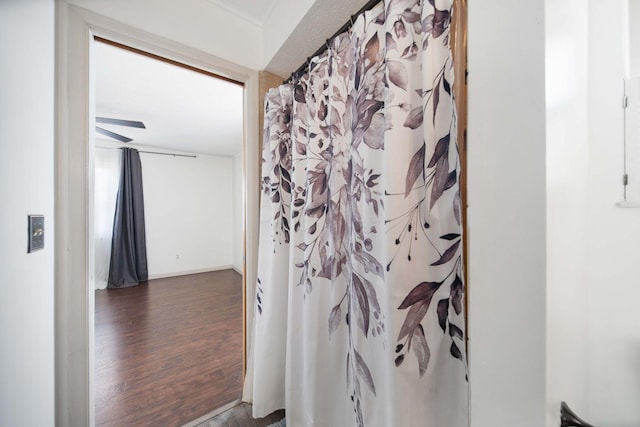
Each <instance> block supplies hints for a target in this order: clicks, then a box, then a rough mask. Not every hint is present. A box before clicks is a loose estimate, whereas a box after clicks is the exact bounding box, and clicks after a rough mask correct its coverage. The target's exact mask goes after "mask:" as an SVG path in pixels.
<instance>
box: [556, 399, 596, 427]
mask: <svg viewBox="0 0 640 427" xmlns="http://www.w3.org/2000/svg"><path fill="white" fill-rule="evenodd" d="M560 427H595V426H593V425H592V424H589V423H588V422H586V421H584V420H583V419H582V418H580V417H579V416H577V415H576V414H575V412H573V411H572V410H571V408H569V405H567V402H562V404H561V405H560Z"/></svg>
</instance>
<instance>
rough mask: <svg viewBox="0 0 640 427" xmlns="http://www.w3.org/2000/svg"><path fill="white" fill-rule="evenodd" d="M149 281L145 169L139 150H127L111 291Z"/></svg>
mask: <svg viewBox="0 0 640 427" xmlns="http://www.w3.org/2000/svg"><path fill="white" fill-rule="evenodd" d="M148 278H149V273H148V270H147V244H146V237H145V223H144V197H143V193H142V165H141V163H140V155H139V154H138V151H137V150H135V149H133V148H123V149H122V172H121V175H120V188H119V189H118V199H117V201H116V213H115V216H114V221H113V240H112V243H111V262H110V264H109V281H108V285H107V287H108V288H111V289H113V288H127V287H130V286H135V285H137V284H139V283H140V282H144V281H146V280H148Z"/></svg>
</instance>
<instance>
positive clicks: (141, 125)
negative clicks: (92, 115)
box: [96, 117, 147, 142]
mask: <svg viewBox="0 0 640 427" xmlns="http://www.w3.org/2000/svg"><path fill="white" fill-rule="evenodd" d="M96 123H104V124H108V125H116V126H126V127H130V128H138V129H146V128H147V127H146V126H145V125H144V123H142V122H138V121H134V120H122V119H112V118H109V117H96ZM96 132H98V133H99V134H102V135H104V136H108V137H109V138H113V139H115V140H117V141H120V142H131V141H133V139H132V138H129V137H126V136H124V135H120V134H119V133H115V132H111V131H109V130H106V129H104V128H101V127H100V126H96Z"/></svg>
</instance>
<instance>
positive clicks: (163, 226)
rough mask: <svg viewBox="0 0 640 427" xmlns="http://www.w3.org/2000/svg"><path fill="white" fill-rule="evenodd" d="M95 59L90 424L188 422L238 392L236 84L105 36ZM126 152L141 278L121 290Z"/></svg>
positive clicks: (240, 231)
mask: <svg viewBox="0 0 640 427" xmlns="http://www.w3.org/2000/svg"><path fill="white" fill-rule="evenodd" d="M92 54H93V58H92V62H91V66H92V67H93V70H92V71H93V72H92V74H93V75H94V82H95V85H94V87H95V98H94V99H95V115H96V127H95V130H96V133H95V151H94V158H95V178H94V183H95V184H94V186H93V194H94V200H95V203H94V217H93V220H94V221H93V223H94V236H93V237H94V239H93V241H94V247H95V251H94V260H95V276H94V277H95V288H96V291H95V402H96V403H95V404H96V406H95V413H96V425H98V426H103V425H151V424H161V425H182V424H185V423H187V422H190V421H193V420H194V419H197V418H199V417H202V416H204V415H206V414H209V413H211V412H212V411H213V410H215V409H217V408H220V407H223V406H225V405H228V404H230V403H232V402H237V401H239V399H240V396H241V392H242V382H243V381H242V379H243V372H242V369H243V360H242V356H243V342H242V337H243V331H242V319H243V306H242V289H243V285H242V283H243V267H242V259H243V256H244V254H243V252H244V240H243V239H244V224H243V214H242V206H243V205H244V201H243V199H244V194H243V193H244V191H243V188H242V173H243V171H242V158H243V153H242V141H243V137H242V132H243V129H242V127H243V126H242V123H243V120H242V117H243V111H242V101H243V94H242V92H243V85H242V83H239V82H236V81H234V80H232V79H229V78H226V77H221V76H218V75H215V74H213V73H210V72H207V71H203V70H200V69H197V68H195V67H190V66H185V65H184V64H181V63H179V62H177V61H171V60H167V59H166V58H162V57H159V56H158V55H151V54H149V53H147V52H144V51H140V50H138V49H134V48H131V47H129V46H125V45H122V44H119V43H115V42H113V41H111V40H107V39H104V38H99V37H96V38H95V44H94V46H93V49H92ZM123 148H129V149H134V150H136V151H137V153H138V155H139V157H140V163H141V170H142V188H141V190H142V191H141V193H143V195H144V224H143V227H144V228H145V229H146V245H145V246H146V260H147V261H148V273H149V280H148V281H147V280H143V281H141V282H140V283H138V284H136V285H135V286H131V287H128V288H126V289H120V288H119V285H118V286H116V284H115V283H111V272H110V270H111V268H110V266H109V265H110V263H109V260H110V258H111V257H110V254H111V241H112V230H113V221H114V220H113V218H114V211H115V206H116V203H115V201H116V198H117V192H118V182H119V181H120V176H119V171H120V169H121V166H120V159H121V151H122V149H123ZM108 279H109V280H108ZM107 281H109V286H108V287H109V288H110V289H105V288H106V287H107Z"/></svg>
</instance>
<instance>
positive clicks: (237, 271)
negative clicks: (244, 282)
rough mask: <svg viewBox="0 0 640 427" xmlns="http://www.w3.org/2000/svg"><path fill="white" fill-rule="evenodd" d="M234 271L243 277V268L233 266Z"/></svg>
mask: <svg viewBox="0 0 640 427" xmlns="http://www.w3.org/2000/svg"><path fill="white" fill-rule="evenodd" d="M231 268H232V269H233V271H235V272H236V273H238V274H239V275H241V276H242V267H237V266H235V265H234V266H233V267H231Z"/></svg>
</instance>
